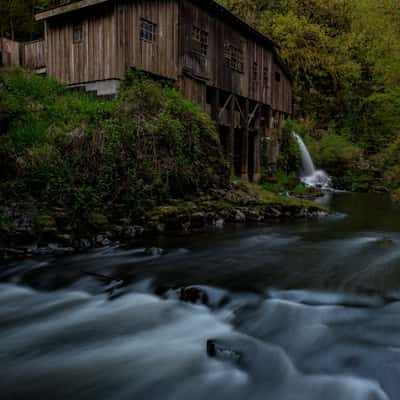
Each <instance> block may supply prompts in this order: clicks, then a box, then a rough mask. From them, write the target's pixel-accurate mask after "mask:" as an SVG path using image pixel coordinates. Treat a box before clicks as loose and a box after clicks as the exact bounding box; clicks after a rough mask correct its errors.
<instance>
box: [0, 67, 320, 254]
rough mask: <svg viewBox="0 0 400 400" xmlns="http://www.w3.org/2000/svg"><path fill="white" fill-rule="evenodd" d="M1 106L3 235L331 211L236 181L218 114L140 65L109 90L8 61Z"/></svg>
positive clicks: (51, 236) (43, 236)
mask: <svg viewBox="0 0 400 400" xmlns="http://www.w3.org/2000/svg"><path fill="white" fill-rule="evenodd" d="M0 108H1V110H2V113H1V116H0V128H1V129H0V131H1V135H0V239H1V238H3V244H4V241H6V242H10V241H11V242H12V240H13V238H14V237H15V238H16V237H17V236H18V235H19V236H22V237H23V239H24V241H26V242H28V243H31V242H32V241H35V240H39V241H40V240H42V241H44V242H45V241H46V240H56V241H62V242H66V243H72V242H71V237H72V238H79V237H82V236H83V235H93V234H96V233H98V232H105V231H108V232H111V236H113V234H114V232H116V234H118V233H120V232H122V231H124V232H126V231H127V232H130V233H129V237H131V236H132V234H133V233H134V231H135V229H131V228H130V227H129V226H127V225H129V224H135V223H138V224H141V225H142V226H145V227H146V226H149V227H150V229H152V226H153V227H154V226H156V225H157V226H158V228H159V225H160V224H161V225H162V224H164V223H165V222H166V221H167V225H168V224H170V225H173V224H174V223H177V224H178V226H179V227H180V228H184V229H186V228H187V227H190V226H192V227H196V226H197V227H200V226H204V225H207V224H209V223H211V224H212V223H215V222H216V221H217V220H218V219H219V218H223V219H224V220H228V221H230V220H232V221H243V219H247V220H255V221H259V220H263V219H265V218H268V217H274V218H276V217H282V216H285V215H287V216H289V215H291V216H301V215H303V216H304V215H305V213H308V212H310V213H314V214H315V213H318V212H319V211H321V210H320V208H319V207H318V206H316V205H315V204H313V203H309V202H306V201H302V200H297V199H294V198H289V197H287V196H281V195H279V194H274V193H271V192H268V191H267V190H265V189H268V187H265V188H264V189H262V188H260V187H258V186H253V185H245V184H242V183H241V182H237V183H233V184H231V183H230V182H229V175H228V168H227V164H226V161H225V160H224V158H223V154H222V151H221V145H220V142H219V138H218V134H217V132H216V129H215V126H214V124H213V122H212V121H211V119H210V118H209V116H208V115H207V114H205V113H204V112H202V111H201V110H200V109H199V108H198V107H197V106H195V105H194V104H193V103H191V102H190V101H189V100H187V99H186V98H184V97H183V95H182V94H181V93H180V92H178V91H177V90H175V89H174V88H173V87H171V86H169V85H168V84H163V83H160V82H158V83H157V82H154V81H153V80H149V79H146V78H145V77H144V76H143V75H141V74H139V73H134V74H130V75H129V76H128V78H127V79H126V81H125V82H124V84H123V86H122V88H121V91H120V93H119V95H118V96H117V97H116V98H114V99H111V100H101V99H98V98H95V97H92V96H90V95H87V94H85V93H81V92H72V91H69V90H67V89H66V88H65V87H64V86H62V85H61V84H59V83H57V82H55V81H53V80H51V79H48V78H43V77H38V76H35V75H30V74H28V73H26V72H23V71H21V70H13V71H2V72H1V73H0ZM173 199H175V200H173ZM15 221H17V223H16V224H14V222H15ZM127 221H128V222H127ZM188 221H190V223H189V225H188ZM152 224H153V225H152ZM132 232H133V233H132ZM10 238H11V239H10ZM38 238H39V239H38ZM15 241H17V239H15ZM0 242H1V240H0ZM6 244H7V243H6ZM0 247H1V246H0Z"/></svg>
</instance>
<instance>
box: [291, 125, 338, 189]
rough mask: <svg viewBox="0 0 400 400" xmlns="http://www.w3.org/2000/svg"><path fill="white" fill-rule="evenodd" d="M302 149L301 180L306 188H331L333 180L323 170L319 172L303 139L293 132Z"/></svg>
mask: <svg viewBox="0 0 400 400" xmlns="http://www.w3.org/2000/svg"><path fill="white" fill-rule="evenodd" d="M292 133H293V136H294V138H295V139H296V141H297V143H298V145H299V148H300V157H301V164H302V171H301V180H302V182H303V183H304V184H305V185H306V186H313V187H319V188H321V189H330V188H331V178H330V177H329V175H328V174H327V173H326V172H325V171H322V170H317V169H316V168H315V165H314V161H313V159H312V157H311V154H310V152H309V151H308V149H307V146H306V145H305V143H304V142H303V139H302V138H301V137H300V136H299V135H298V134H297V133H296V132H292Z"/></svg>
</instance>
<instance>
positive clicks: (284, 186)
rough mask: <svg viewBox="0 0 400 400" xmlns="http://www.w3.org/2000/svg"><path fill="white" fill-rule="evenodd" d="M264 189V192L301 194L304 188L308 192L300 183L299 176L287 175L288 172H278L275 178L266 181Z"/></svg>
mask: <svg viewBox="0 0 400 400" xmlns="http://www.w3.org/2000/svg"><path fill="white" fill-rule="evenodd" d="M262 187H263V189H264V190H266V191H269V192H273V193H284V194H285V193H294V192H297V193H300V192H302V189H303V188H304V192H306V188H305V187H304V186H303V185H302V184H301V183H300V180H299V178H298V176H297V174H296V173H294V172H292V173H291V174H287V173H286V172H283V171H278V172H277V173H276V174H275V176H274V177H273V178H270V179H269V180H268V181H265V182H264V183H263V184H262ZM300 187H301V188H302V189H300Z"/></svg>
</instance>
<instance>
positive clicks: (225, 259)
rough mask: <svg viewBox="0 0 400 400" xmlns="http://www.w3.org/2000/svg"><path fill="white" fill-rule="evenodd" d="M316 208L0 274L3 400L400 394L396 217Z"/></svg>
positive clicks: (358, 197) (293, 399)
mask: <svg viewBox="0 0 400 400" xmlns="http://www.w3.org/2000/svg"><path fill="white" fill-rule="evenodd" d="M321 201H324V202H328V203H330V205H331V207H332V209H333V210H336V214H333V215H332V216H330V217H329V218H326V219H321V220H315V221H297V222H287V223H284V224H276V225H270V226H267V225H264V224H262V225H257V224H255V225H254V226H246V227H245V226H242V225H237V226H232V227H230V228H226V229H216V230H215V231H209V232H208V233H206V234H198V235H195V236H187V237H186V236H182V237H171V236H170V237H161V238H158V239H151V240H149V241H144V242H143V243H138V244H137V246H135V247H134V248H127V247H120V248H112V247H110V248H106V249H102V250H98V251H92V252H90V253H87V254H80V255H74V256H70V257H65V258H41V259H32V260H26V261H19V262H13V263H10V264H8V265H4V266H2V267H1V269H0V365H2V367H3V373H2V374H1V375H0V393H1V399H6V400H8V399H10V400H11V399H17V400H18V399H26V398H33V399H35V398H40V399H47V398H49V399H55V398H57V399H62V400H63V399H94V398H95V399H146V400H147V399H149V400H153V399H154V400H158V399H160V400H161V399H171V400H181V399H182V400H184V399H185V400H186V399H188V398H190V399H193V400H203V399H216V400H219V399H232V400H239V399H240V400H242V399H246V400H247V399H249V400H253V399H254V400H258V399H260V400H261V399H263V400H264V399H266V400H269V399H271V400H278V399H279V400H320V399H321V400H337V399H341V400H386V399H391V400H397V399H399V398H400V385H399V384H398V382H399V378H400V368H399V365H400V270H399V263H400V214H399V212H398V211H397V210H396V209H395V208H393V207H392V205H391V201H390V198H389V197H386V196H382V195H372V194H369V195H362V194H345V193H334V194H328V195H327V196H326V198H324V199H322V200H321ZM149 247H153V249H152V251H149V250H146V249H148V248H149ZM158 248H161V249H163V251H158V250H157V249H158ZM107 277H108V278H110V279H108V278H107ZM191 285H196V286H195V287H194V288H195V290H198V291H199V292H201V293H202V294H203V297H201V299H202V303H205V304H197V303H196V304H194V303H190V302H185V301H183V300H188V298H185V299H183V298H182V292H181V291H180V290H178V289H179V288H182V287H186V288H187V287H188V286H191ZM189 290H191V289H190V288H189ZM189 300H190V299H189ZM209 340H212V341H213V342H215V343H217V345H218V346H219V348H221V349H223V350H222V351H220V352H219V353H218V354H217V356H216V357H210V356H208V355H207V342H208V341H209Z"/></svg>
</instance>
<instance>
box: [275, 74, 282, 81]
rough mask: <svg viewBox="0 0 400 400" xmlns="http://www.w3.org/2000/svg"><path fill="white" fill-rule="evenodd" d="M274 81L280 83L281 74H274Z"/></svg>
mask: <svg viewBox="0 0 400 400" xmlns="http://www.w3.org/2000/svg"><path fill="white" fill-rule="evenodd" d="M275 80H276V81H277V82H280V81H281V74H280V73H279V72H275Z"/></svg>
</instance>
